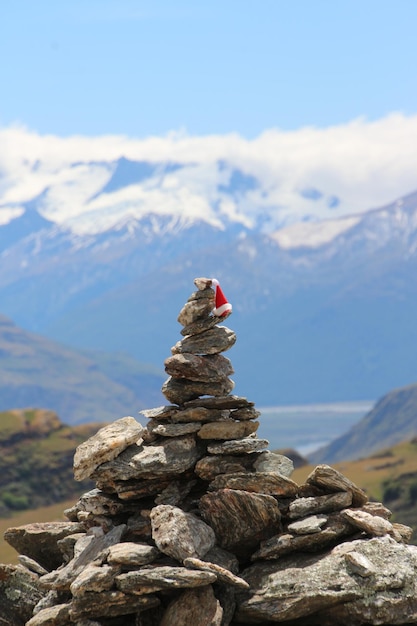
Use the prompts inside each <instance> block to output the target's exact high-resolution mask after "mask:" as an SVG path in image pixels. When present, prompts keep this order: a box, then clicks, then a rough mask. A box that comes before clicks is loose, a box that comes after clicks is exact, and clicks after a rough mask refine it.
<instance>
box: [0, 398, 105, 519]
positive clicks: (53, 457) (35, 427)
mask: <svg viewBox="0 0 417 626" xmlns="http://www.w3.org/2000/svg"><path fill="white" fill-rule="evenodd" d="M100 427H101V424H98V423H96V424H83V425H79V426H74V427H71V426H67V425H66V424H63V423H62V422H61V420H60V419H59V417H58V416H57V415H56V413H54V412H53V411H48V410H45V409H19V410H17V409H16V410H11V411H3V412H1V413H0V517H6V516H8V515H10V514H12V513H14V512H16V511H21V510H25V509H34V508H37V507H40V506H45V505H48V504H53V503H55V502H61V501H64V500H66V499H68V498H70V497H72V496H73V497H77V496H78V495H79V494H80V493H82V492H83V491H85V489H88V488H89V487H90V483H89V482H84V484H79V483H76V482H75V480H74V477H73V470H72V464H73V457H74V451H75V448H76V447H77V446H78V445H79V444H80V443H81V442H83V441H85V440H86V439H88V437H90V436H91V435H93V434H94V433H96V432H97V430H98V429H99V428H100Z"/></svg>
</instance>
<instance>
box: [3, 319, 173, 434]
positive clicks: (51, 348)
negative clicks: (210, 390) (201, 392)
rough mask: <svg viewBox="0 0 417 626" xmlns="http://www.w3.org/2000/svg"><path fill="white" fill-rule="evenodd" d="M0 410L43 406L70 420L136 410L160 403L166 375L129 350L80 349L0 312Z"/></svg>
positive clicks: (103, 417) (106, 418) (95, 418)
mask: <svg viewBox="0 0 417 626" xmlns="http://www.w3.org/2000/svg"><path fill="white" fill-rule="evenodd" d="M0 374H1V375H0V410H5V409H7V408H9V407H25V406H42V407H47V408H49V409H52V410H54V411H56V412H57V413H58V414H59V415H60V416H61V418H62V419H63V420H64V421H65V422H66V423H70V424H74V423H80V422H91V421H109V420H113V419H116V418H118V417H123V416H124V415H131V414H133V415H136V414H137V412H138V411H139V410H140V409H142V408H146V407H150V406H155V404H160V403H161V400H162V394H161V391H160V389H161V385H162V383H163V381H164V379H165V378H166V377H165V376H164V375H163V372H159V371H158V370H157V369H156V367H155V366H147V365H145V364H143V363H140V362H139V361H137V360H136V359H134V358H133V357H131V356H128V355H124V354H120V353H118V354H108V353H105V352H99V351H77V350H76V349H71V348H68V347H66V346H63V345H61V344H59V343H57V342H54V341H52V340H50V339H46V338H45V337H42V336H41V335H38V334H34V333H30V332H27V331H25V330H23V329H21V328H19V327H18V326H16V325H15V324H14V323H13V322H12V321H11V320H10V319H8V318H7V317H4V316H2V315H0Z"/></svg>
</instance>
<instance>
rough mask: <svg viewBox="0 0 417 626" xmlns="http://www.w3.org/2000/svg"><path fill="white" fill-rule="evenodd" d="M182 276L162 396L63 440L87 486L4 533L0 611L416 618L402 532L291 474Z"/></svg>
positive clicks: (205, 292) (381, 514)
mask: <svg viewBox="0 0 417 626" xmlns="http://www.w3.org/2000/svg"><path fill="white" fill-rule="evenodd" d="M195 283H196V286H197V288H198V290H197V291H196V292H195V293H194V294H192V296H191V297H190V299H189V300H188V302H187V303H186V304H185V306H184V308H183V309H182V311H181V312H180V315H179V318H178V319H179V322H180V323H181V324H182V325H183V330H182V334H183V337H184V338H183V339H182V340H181V341H179V342H178V343H177V344H176V345H175V346H174V347H173V348H172V356H170V357H169V358H168V359H167V360H166V362H165V366H166V371H167V373H168V374H169V376H170V377H169V379H168V380H167V381H166V383H165V384H164V386H163V392H164V394H165V396H166V397H167V399H168V401H169V402H170V403H171V404H170V405H169V406H164V407H160V408H157V409H151V410H148V411H144V412H143V413H144V415H145V417H146V418H148V420H149V421H148V424H147V426H146V427H145V428H144V427H142V426H141V425H140V424H139V423H138V422H137V421H136V420H135V419H133V418H132V417H125V418H122V419H120V420H117V421H116V422H114V423H113V424H111V425H109V426H105V427H104V428H102V429H101V430H100V431H99V432H98V433H97V434H96V435H94V436H93V437H91V438H90V439H89V440H88V441H86V442H85V443H83V444H81V445H80V446H79V447H78V448H77V451H76V454H75V457H74V475H75V478H76V479H77V480H83V479H85V478H92V479H93V480H95V482H96V488H95V489H93V490H92V491H89V492H87V493H85V494H84V495H83V496H82V497H81V498H80V499H79V501H78V502H77V503H76V504H75V505H74V506H73V507H72V508H71V509H69V510H67V511H66V517H67V519H68V522H56V523H49V524H31V525H28V526H23V527H18V528H11V529H9V530H8V531H7V533H6V536H5V537H6V540H7V541H8V542H9V543H10V544H11V545H12V546H14V547H15V548H16V550H17V551H18V552H19V553H20V554H21V556H20V563H21V565H19V566H16V567H14V566H10V565H8V566H7V565H3V566H0V624H2V625H5V626H8V625H10V626H12V625H13V626H19V625H20V624H22V625H23V624H27V626H47V625H54V626H66V625H68V626H69V625H70V624H77V625H78V626H100V625H101V626H118V625H124V626H130V625H131V626H156V625H161V626H183V625H184V624H187V623H189V621H190V620H192V621H193V623H194V624H195V625H196V626H209V625H210V626H227V625H229V624H236V625H237V624H272V623H276V622H282V623H285V624H288V625H293V626H295V625H299V626H301V625H302V626H308V625H310V624H311V625H318V624H320V625H321V626H326V625H329V626H330V625H334V624H339V625H342V626H343V625H346V626H355V625H361V624H406V623H407V624H410V623H417V583H416V581H417V577H416V574H417V548H415V547H414V546H409V545H406V542H407V541H408V540H409V538H410V529H409V528H408V527H405V526H402V525H401V524H392V523H391V522H390V521H389V516H390V512H389V511H388V510H387V509H386V508H385V507H384V506H383V505H382V504H379V503H373V502H368V497H367V495H366V494H365V493H364V492H363V491H362V490H361V489H359V488H358V487H357V486H356V485H354V484H353V483H352V482H351V481H350V480H348V479H347V478H346V477H345V476H343V475H342V474H341V473H340V472H338V471H336V470H335V469H333V468H331V467H329V466H327V465H320V466H318V467H316V468H315V469H314V471H312V473H311V474H310V476H309V477H308V479H307V481H306V483H305V484H303V485H298V484H296V483H295V482H294V481H293V480H291V478H290V475H291V473H292V470H293V466H292V462H291V461H290V460H289V459H288V458H286V457H285V456H281V455H279V454H275V453H273V452H270V451H269V450H267V446H268V442H267V441H266V440H263V439H259V438H258V437H257V436H256V434H255V433H256V430H257V427H258V421H257V418H258V416H259V413H258V411H256V409H255V407H254V404H253V403H252V402H249V401H248V400H247V399H246V398H242V397H238V396H235V395H231V391H232V389H233V382H232V381H231V380H230V378H229V376H230V375H231V374H232V372H233V370H232V366H231V363H230V361H229V360H228V359H227V358H226V357H224V356H223V355H222V354H221V353H222V352H224V351H226V350H227V349H229V348H230V347H231V346H232V345H233V344H234V342H235V339H236V337H235V334H234V333H233V332H232V331H231V330H229V329H228V328H225V327H223V326H219V325H218V323H219V321H221V320H222V318H219V317H216V316H215V315H213V314H212V311H213V308H214V291H213V289H212V288H211V287H212V283H211V280H210V279H196V281H195ZM223 319H224V317H223Z"/></svg>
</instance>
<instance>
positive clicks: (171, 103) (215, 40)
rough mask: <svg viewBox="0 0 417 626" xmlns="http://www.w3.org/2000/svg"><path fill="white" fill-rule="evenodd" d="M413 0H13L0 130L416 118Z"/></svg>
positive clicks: (8, 7)
mask: <svg viewBox="0 0 417 626" xmlns="http://www.w3.org/2000/svg"><path fill="white" fill-rule="evenodd" d="M416 24H417V2H416V1H415V0H396V2H393V1H386V0H377V1H375V0H360V1H358V0H291V1H289V0H285V1H281V0H275V1H274V0H256V1H255V0H251V1H248V0H239V1H235V0H221V1H219V0H210V1H207V2H202V1H198V0H181V1H180V0H171V1H163V0H152V2H150V1H147V2H141V1H139V0H138V1H136V2H135V1H133V0H112V1H108V0H99V1H98V0H71V1H70V2H69V1H66V0H61V2H57V1H56V0H54V1H53V2H52V1H49V0H37V1H36V2H33V0H6V1H5V2H4V3H3V4H2V16H1V21H0V55H1V58H2V63H1V64H0V84H1V97H0V126H1V127H5V126H9V125H10V124H14V123H18V124H23V125H25V126H26V127H28V128H29V129H31V130H33V131H36V132H38V133H40V134H49V133H51V134H56V135H60V136H69V135H74V134H81V135H101V134H109V133H110V134H124V135H127V136H131V137H138V138H144V137H148V136H151V135H166V134H167V133H169V132H170V131H186V132H187V133H189V134H191V135H200V136H201V135H210V134H224V133H230V132H237V133H239V134H240V135H242V136H243V137H246V138H249V139H250V138H254V137H256V136H258V135H259V134H260V133H261V132H262V131H264V130H265V129H270V128H280V129H283V130H287V131H292V130H295V129H297V128H302V127H305V126H316V127H320V128H325V127H329V126H334V125H339V124H344V123H346V122H348V121H350V120H353V119H356V118H358V117H364V118H365V119H366V120H368V121H373V120H377V119H379V118H381V117H384V116H386V115H387V114H389V113H390V112H394V111H397V112H402V113H403V114H405V115H413V114H416V113H417V43H416V41H417V39H416V35H415V27H416Z"/></svg>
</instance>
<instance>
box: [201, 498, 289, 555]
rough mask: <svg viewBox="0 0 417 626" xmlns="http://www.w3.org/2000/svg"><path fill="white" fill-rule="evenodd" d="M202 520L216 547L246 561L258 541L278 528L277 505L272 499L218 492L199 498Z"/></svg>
mask: <svg viewBox="0 0 417 626" xmlns="http://www.w3.org/2000/svg"><path fill="white" fill-rule="evenodd" d="M200 510H201V512H202V515H203V518H204V519H205V520H206V521H207V522H208V523H209V524H210V526H211V527H212V528H213V529H214V532H215V533H216V537H217V542H218V544H219V545H220V547H222V548H225V549H226V550H230V551H231V552H233V553H234V554H236V555H237V556H238V557H239V558H240V557H242V558H247V556H248V555H249V554H250V553H251V552H252V551H253V549H254V548H255V547H256V546H257V545H258V544H259V542H260V541H263V540H264V539H267V538H268V537H271V536H272V535H274V534H275V533H276V532H277V530H280V529H281V514H280V511H279V507H278V503H277V501H276V499H275V498H274V497H272V496H268V495H264V494H255V493H249V492H247V491H239V490H235V489H220V490H218V491H215V492H213V493H208V494H206V495H204V496H203V497H202V498H201V499H200Z"/></svg>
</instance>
